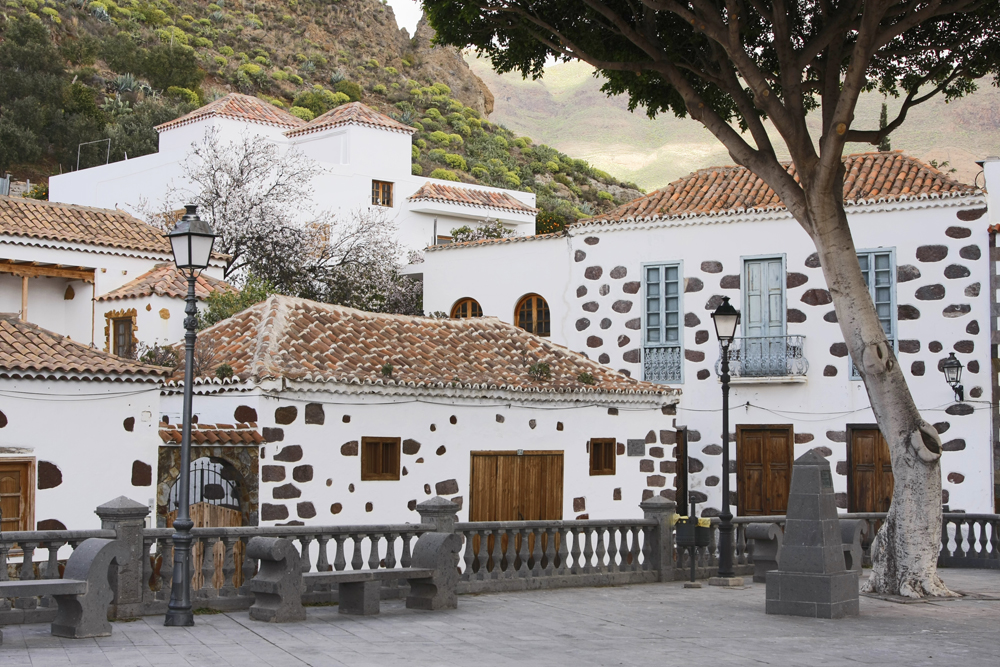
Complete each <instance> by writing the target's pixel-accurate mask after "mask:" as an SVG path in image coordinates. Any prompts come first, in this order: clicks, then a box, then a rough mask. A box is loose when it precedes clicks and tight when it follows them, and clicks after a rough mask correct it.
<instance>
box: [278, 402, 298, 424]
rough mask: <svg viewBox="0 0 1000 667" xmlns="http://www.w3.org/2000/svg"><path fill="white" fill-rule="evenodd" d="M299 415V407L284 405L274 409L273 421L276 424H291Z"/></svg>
mask: <svg viewBox="0 0 1000 667" xmlns="http://www.w3.org/2000/svg"><path fill="white" fill-rule="evenodd" d="M298 416H299V409H298V408H297V407H295V406H294V405H286V406H285V407H283V408H277V409H276V410H275V411H274V421H275V423H277V424H291V423H292V422H293V421H295V418H296V417H298Z"/></svg>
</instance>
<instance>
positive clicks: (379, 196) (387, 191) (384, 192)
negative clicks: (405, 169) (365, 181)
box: [372, 181, 392, 208]
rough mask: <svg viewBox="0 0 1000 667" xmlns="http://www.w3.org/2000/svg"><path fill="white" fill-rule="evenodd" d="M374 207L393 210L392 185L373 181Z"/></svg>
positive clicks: (386, 182)
mask: <svg viewBox="0 0 1000 667" xmlns="http://www.w3.org/2000/svg"><path fill="white" fill-rule="evenodd" d="M372 206H386V207H388V208H392V183H389V182H388V181H372Z"/></svg>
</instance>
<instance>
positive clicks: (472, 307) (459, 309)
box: [451, 297, 483, 320]
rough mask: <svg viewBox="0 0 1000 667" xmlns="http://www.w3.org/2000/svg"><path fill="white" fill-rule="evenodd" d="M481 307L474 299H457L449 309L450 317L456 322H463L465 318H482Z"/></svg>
mask: <svg viewBox="0 0 1000 667" xmlns="http://www.w3.org/2000/svg"><path fill="white" fill-rule="evenodd" d="M482 316H483V307H482V306H480V305H479V302H478V301H476V300H475V299H471V298H469V297H466V298H464V299H459V300H458V301H457V302H456V303H455V305H454V306H452V308H451V317H452V319H456V320H464V319H465V318H467V317H482Z"/></svg>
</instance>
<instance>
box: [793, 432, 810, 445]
mask: <svg viewBox="0 0 1000 667" xmlns="http://www.w3.org/2000/svg"><path fill="white" fill-rule="evenodd" d="M814 439H815V436H814V435H813V434H812V433H796V434H795V437H794V440H795V444H796V445H804V444H806V443H807V442H812V441H813V440H814Z"/></svg>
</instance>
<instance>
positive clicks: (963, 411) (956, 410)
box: [945, 403, 975, 417]
mask: <svg viewBox="0 0 1000 667" xmlns="http://www.w3.org/2000/svg"><path fill="white" fill-rule="evenodd" d="M945 412H946V413H947V414H949V415H953V416H956V417H963V416H965V415H971V414H972V413H973V412H975V408H973V407H972V406H971V405H969V404H968V403H956V404H955V405H949V406H948V408H947V409H946V410H945Z"/></svg>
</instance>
